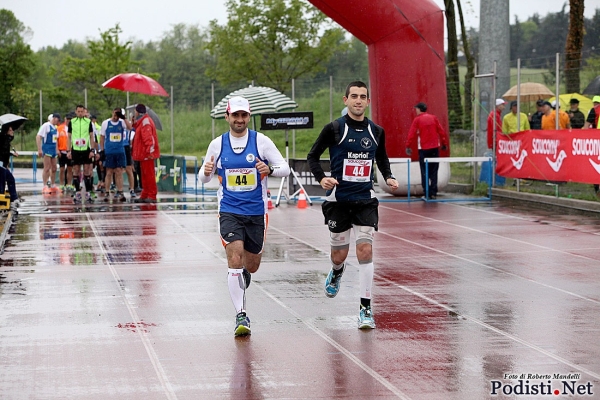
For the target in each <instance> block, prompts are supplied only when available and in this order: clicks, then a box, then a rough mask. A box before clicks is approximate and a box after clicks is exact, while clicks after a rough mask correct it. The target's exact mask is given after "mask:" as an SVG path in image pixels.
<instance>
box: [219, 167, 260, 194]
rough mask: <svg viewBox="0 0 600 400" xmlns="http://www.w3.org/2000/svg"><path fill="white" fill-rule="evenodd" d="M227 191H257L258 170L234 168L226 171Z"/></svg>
mask: <svg viewBox="0 0 600 400" xmlns="http://www.w3.org/2000/svg"><path fill="white" fill-rule="evenodd" d="M225 178H226V179H227V190H230V191H232V192H247V191H250V190H254V189H256V186H257V182H258V177H257V169H256V168H232V169H226V170H225Z"/></svg>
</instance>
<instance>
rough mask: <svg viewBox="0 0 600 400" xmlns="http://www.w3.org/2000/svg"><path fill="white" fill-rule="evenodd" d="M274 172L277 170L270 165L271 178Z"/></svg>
mask: <svg viewBox="0 0 600 400" xmlns="http://www.w3.org/2000/svg"><path fill="white" fill-rule="evenodd" d="M273 171H275V168H273V167H272V166H270V165H269V176H271V175H273Z"/></svg>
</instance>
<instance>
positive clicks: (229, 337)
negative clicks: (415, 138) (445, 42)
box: [0, 196, 600, 399]
mask: <svg viewBox="0 0 600 400" xmlns="http://www.w3.org/2000/svg"><path fill="white" fill-rule="evenodd" d="M24 204H26V206H24V207H23V208H22V210H21V211H22V212H21V213H20V215H19V216H18V219H17V222H16V224H15V225H14V226H13V227H12V228H11V229H12V231H11V232H10V235H11V237H10V240H9V242H8V243H7V246H6V249H5V253H4V254H3V255H2V256H1V257H0V262H1V267H0V341H1V343H2V347H1V349H2V350H1V354H2V357H0V364H1V367H2V368H1V370H2V373H1V374H0V383H1V385H0V398H10V399H65V398H86V399H89V398H91V399H107V398H119V399H140V398H143V399H163V398H167V399H216V398H231V399H233V398H236V399H238V398H242V399H261V398H302V399H305V398H306V399H308V398H349V399H350V398H351V399H368V398H381V399H384V398H404V399H488V398H494V399H495V398H539V393H541V392H540V391H548V392H549V393H550V394H549V395H550V396H553V397H554V398H595V397H597V396H600V395H598V394H596V392H598V391H599V390H600V361H599V360H600V344H599V341H598V332H599V329H600V323H599V322H598V321H599V319H598V315H599V314H600V288H599V286H598V282H600V220H599V219H598V217H596V216H589V215H586V216H581V215H559V214H557V213H556V212H553V210H540V209H533V208H524V207H521V206H520V205H519V206H516V205H514V204H508V203H496V202H494V203H492V204H483V203H477V204H467V203H464V204H459V203H452V204H448V203H422V202H415V203H392V202H386V203H382V204H381V206H380V226H379V232H378V233H377V234H376V239H375V246H374V255H375V268H376V270H375V271H376V276H375V288H374V299H373V302H374V306H373V307H374V314H375V318H376V321H377V329H375V330H373V331H370V332H363V331H359V330H358V329H357V327H356V317H357V315H358V304H359V302H358V263H357V262H356V258H355V256H354V251H353V250H352V251H351V254H350V257H349V265H348V268H347V272H346V274H344V278H343V280H342V284H341V290H340V293H339V295H338V296H337V297H336V298H334V299H329V298H326V297H325V295H324V294H323V282H324V280H325V276H326V274H327V272H328V268H329V265H330V264H329V260H328V257H329V256H328V254H329V241H328V233H327V229H326V227H325V226H324V225H323V217H322V214H321V212H320V205H319V204H315V205H314V206H312V207H309V208H308V209H298V208H296V207H294V206H293V205H287V204H283V205H281V206H280V207H278V208H276V209H274V210H271V211H270V215H269V229H268V232H267V242H266V246H265V250H264V254H263V263H262V265H261V267H260V269H259V271H258V272H257V273H256V274H255V275H254V276H253V279H252V282H253V283H252V285H251V286H250V288H249V290H248V292H247V298H248V315H249V316H250V318H251V320H252V328H253V330H252V335H251V336H250V337H246V338H238V339H235V338H234V336H233V324H234V311H233V307H232V305H231V301H230V299H229V293H228V290H227V280H226V269H227V268H226V262H225V252H224V250H223V248H222V247H221V244H220V240H219V237H218V234H217V216H216V209H215V202H214V198H210V197H207V198H183V197H182V198H177V197H174V198H168V199H161V202H159V203H158V204H143V205H137V204H130V203H124V204H110V203H109V204H105V203H103V202H102V203H101V202H98V203H95V204H91V205H84V206H81V205H79V206H74V205H73V204H72V203H70V202H69V199H64V198H61V197H60V196H58V197H56V198H52V199H48V198H47V197H42V196H32V198H29V199H27V200H26V202H25V203H24ZM547 374H550V377H546V375H547ZM555 374H556V375H555ZM569 374H570V375H569ZM544 385H545V386H544ZM520 391H523V393H525V391H527V393H529V395H528V396H527V395H521V394H520V393H521V392H520ZM572 392H573V393H574V394H571V393H572ZM535 393H538V395H534V394H535ZM545 397H546V396H543V397H542V398H545ZM599 398H600V397H599Z"/></svg>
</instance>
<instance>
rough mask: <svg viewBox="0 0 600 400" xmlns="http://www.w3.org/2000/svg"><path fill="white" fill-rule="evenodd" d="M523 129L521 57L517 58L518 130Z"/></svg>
mask: <svg viewBox="0 0 600 400" xmlns="http://www.w3.org/2000/svg"><path fill="white" fill-rule="evenodd" d="M520 129H521V59H520V58H517V132H519V130H520Z"/></svg>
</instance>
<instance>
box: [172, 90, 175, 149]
mask: <svg viewBox="0 0 600 400" xmlns="http://www.w3.org/2000/svg"><path fill="white" fill-rule="evenodd" d="M174 148H175V142H174V139H173V86H171V154H172V155H175V153H174Z"/></svg>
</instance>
